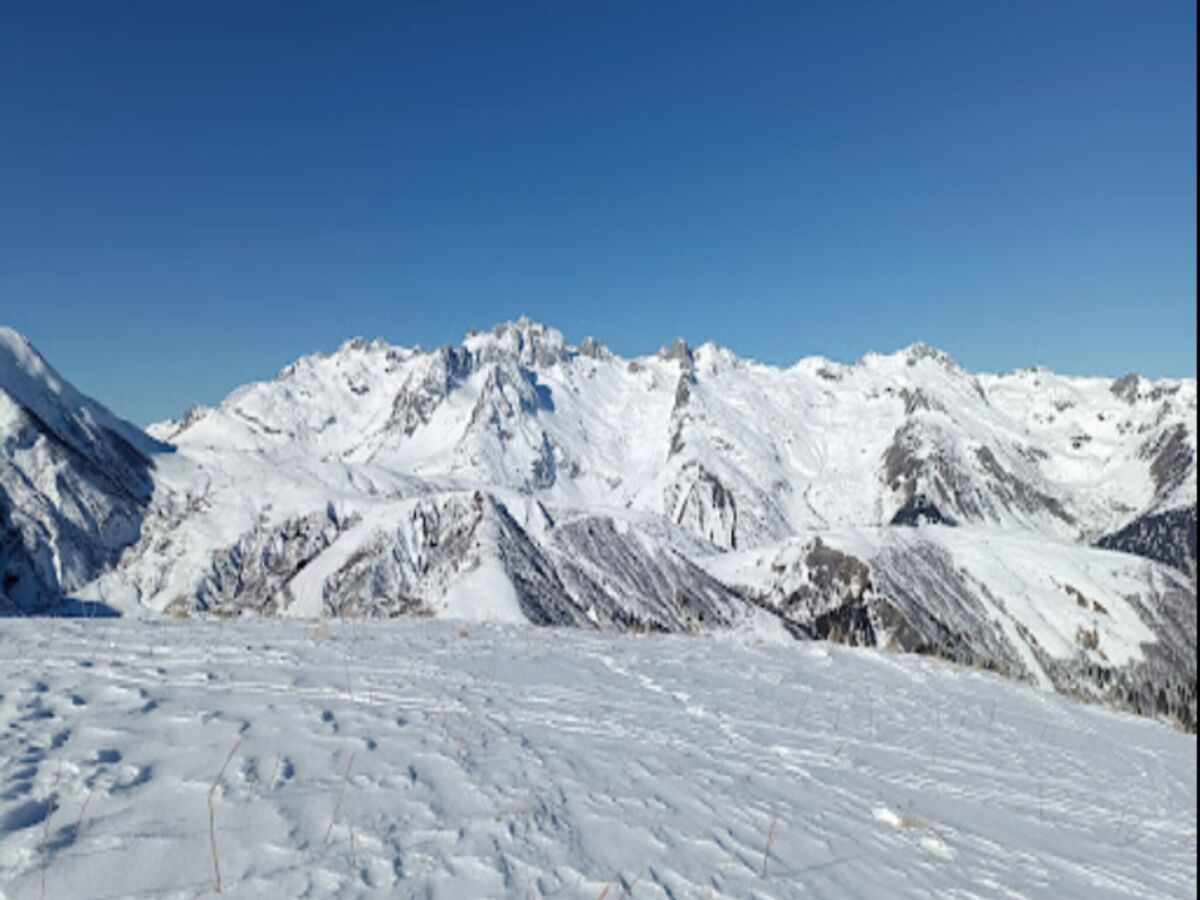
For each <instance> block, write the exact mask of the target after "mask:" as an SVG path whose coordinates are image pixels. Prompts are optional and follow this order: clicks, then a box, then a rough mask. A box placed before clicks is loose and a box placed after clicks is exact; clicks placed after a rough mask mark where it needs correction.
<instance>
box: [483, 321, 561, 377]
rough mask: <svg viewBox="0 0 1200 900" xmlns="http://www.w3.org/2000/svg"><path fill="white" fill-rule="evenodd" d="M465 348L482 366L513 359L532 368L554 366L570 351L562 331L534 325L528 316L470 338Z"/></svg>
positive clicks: (504, 323)
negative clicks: (483, 363) (474, 355)
mask: <svg viewBox="0 0 1200 900" xmlns="http://www.w3.org/2000/svg"><path fill="white" fill-rule="evenodd" d="M463 346H464V347H466V348H467V349H468V350H471V351H472V352H473V353H475V354H476V355H477V356H478V357H479V359H480V360H481V361H482V362H492V361H495V360H497V359H513V360H515V361H516V362H518V363H519V364H520V365H522V366H528V367H530V368H544V367H549V366H553V365H554V364H555V363H557V362H560V361H561V360H562V359H563V358H564V356H565V355H566V353H567V350H568V347H567V342H566V339H565V338H564V337H563V334H562V332H561V331H559V330H558V329H557V328H552V327H550V326H549V325H544V324H542V323H541V322H535V321H533V320H532V319H530V318H529V317H528V316H521V317H520V318H519V319H517V320H516V321H512V322H501V323H500V324H499V325H496V326H495V327H494V328H492V330H491V331H487V332H475V333H473V334H468V335H467V337H466V338H465V339H464V340H463Z"/></svg>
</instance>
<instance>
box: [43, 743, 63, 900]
mask: <svg viewBox="0 0 1200 900" xmlns="http://www.w3.org/2000/svg"><path fill="white" fill-rule="evenodd" d="M61 778H62V760H59V761H58V769H57V770H56V771H55V773H54V786H53V787H52V788H50V796H49V798H48V799H47V800H46V804H47V805H46V818H45V819H43V820H42V900H46V870H47V869H48V868H49V867H50V819H51V818H52V817H53V816H54V808H55V800H56V799H57V798H56V795H55V791H57V790H58V782H59V780H60V779H61Z"/></svg>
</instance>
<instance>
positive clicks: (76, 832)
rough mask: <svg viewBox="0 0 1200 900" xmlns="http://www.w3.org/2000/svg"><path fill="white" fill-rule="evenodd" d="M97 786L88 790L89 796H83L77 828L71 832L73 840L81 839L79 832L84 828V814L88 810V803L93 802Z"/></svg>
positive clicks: (76, 822)
mask: <svg viewBox="0 0 1200 900" xmlns="http://www.w3.org/2000/svg"><path fill="white" fill-rule="evenodd" d="M95 790H96V789H95V788H90V789H89V790H88V793H87V796H86V797H84V798H83V805H82V806H80V807H79V817H78V818H77V819H76V820H75V830H74V831H72V832H71V837H72V839H73V840H76V841H77V840H79V832H80V831H81V830H83V814H84V813H86V812H87V808H88V804H89V803H91V802H92V794H93V793H94V792H95Z"/></svg>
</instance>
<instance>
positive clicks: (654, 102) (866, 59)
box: [0, 0, 1196, 423]
mask: <svg viewBox="0 0 1200 900" xmlns="http://www.w3.org/2000/svg"><path fill="white" fill-rule="evenodd" d="M1195 35H1196V10H1195V3H1194V2H1192V0H1178V2H1175V0H1148V2H1133V0H1129V2H1117V3H1114V2H1107V0H1081V2H1050V0H1036V2H1020V0H1014V2H961V0H943V2H918V0H914V2H890V0H889V2H853V0H838V2H799V0H797V2H787V3H784V2H780V3H754V2H727V3H707V2H677V3H669V4H668V3H654V2H630V3H620V2H603V3H601V2H597V3H588V2H583V0H569V2H548V3H515V2H514V3H507V2H479V3H474V4H458V3H453V2H448V0H436V2H435V0H409V2H404V0H391V2H386V3H367V2H334V0H330V2H326V3H304V2H290V0H289V2H278V3H271V2H266V0H255V2H222V0H208V2H203V3H190V2H183V0H171V2H144V3H123V2H119V0H117V2H106V3H99V2H90V0H89V2H79V3H69V2H63V3H49V2H44V0H6V2H5V3H3V5H0V322H3V323H6V324H10V325H12V326H14V327H16V328H18V329H20V330H21V331H24V332H25V333H26V334H27V335H29V337H30V338H31V339H32V340H33V341H34V342H35V344H37V345H38V346H39V347H40V348H41V349H42V350H43V352H44V353H45V354H46V355H47V356H48V357H49V358H50V359H51V361H52V362H53V363H54V364H55V365H56V366H57V367H58V368H59V369H60V370H61V371H63V373H64V374H66V375H67V376H68V377H70V378H72V379H73V380H75V381H76V382H77V384H78V385H79V386H80V387H81V388H83V389H84V390H85V391H87V392H89V393H92V394H93V395H95V396H97V397H98V398H99V399H101V400H103V401H104V402H106V403H108V404H109V405H110V406H111V407H112V408H114V409H115V410H116V411H117V412H119V413H121V414H124V415H126V416H129V417H131V418H132V419H134V420H135V421H138V422H142V423H145V422H147V421H150V420H153V419H156V418H160V417H165V416H167V415H172V414H176V413H178V412H179V411H180V410H181V409H182V408H183V407H185V406H187V405H188V404H190V403H192V402H196V401H205V402H212V401H215V400H217V399H219V398H220V397H222V396H223V395H224V394H225V393H226V392H227V391H228V390H229V389H231V388H232V387H234V386H236V385H238V384H240V383H243V382H245V381H248V380H251V379H254V378H261V377H270V376H271V375H273V374H274V373H275V372H276V371H277V370H278V369H279V368H280V367H281V366H282V365H284V364H286V363H287V362H289V361H290V360H292V359H293V358H295V357H296V356H298V355H300V354H302V353H306V352H311V351H314V350H329V349H333V348H334V347H336V346H337V345H338V344H339V343H340V342H341V341H342V340H343V339H345V338H347V337H351V336H354V335H360V334H361V335H364V336H366V337H375V336H382V337H384V338H386V339H388V340H390V341H393V342H396V343H402V344H410V343H420V344H423V345H426V346H433V345H438V344H442V343H446V342H449V341H457V340H458V339H459V338H460V337H461V336H462V334H463V333H464V332H465V331H466V330H467V329H468V328H470V327H488V326H490V325H492V324H494V323H495V322H497V321H500V320H504V319H508V318H514V317H516V316H518V315H520V314H522V313H525V314H528V315H530V316H532V317H534V318H537V319H542V320H545V321H547V322H550V323H551V324H555V325H557V326H558V327H559V328H561V329H562V330H563V331H564V332H565V333H566V334H567V337H568V338H569V339H572V340H578V339H580V338H582V337H583V336H584V335H586V334H591V333H594V334H595V335H597V336H598V337H600V338H602V339H604V340H605V341H606V342H608V343H609V344H610V345H611V346H612V347H613V348H614V349H616V350H617V351H619V352H622V353H629V354H631V353H639V352H649V351H652V350H654V349H656V348H657V347H658V346H660V345H661V344H663V343H665V342H667V341H668V340H670V339H671V338H673V337H674V336H676V335H683V336H685V337H687V338H688V339H689V340H691V341H693V342H694V343H699V342H702V341H704V340H708V339H713V340H717V341H718V342H720V343H722V344H725V345H727V346H729V347H731V348H732V349H734V350H736V351H737V352H739V353H741V354H743V355H747V356H753V357H756V358H759V359H763V360H766V361H770V362H776V363H790V362H792V361H794V360H795V359H797V358H798V357H800V356H803V355H808V354H814V353H821V354H825V355H827V356H831V357H834V358H837V359H843V360H851V359H854V358H857V357H858V356H859V355H861V354H862V353H863V352H865V351H868V350H892V349H895V348H897V347H899V346H902V345H904V344H907V343H910V342H912V341H914V340H923V341H926V342H928V343H931V344H935V345H937V346H940V347H942V348H944V349H946V350H948V351H949V352H951V353H952V354H953V355H954V356H955V357H956V358H958V359H959V360H960V361H961V362H962V363H963V364H964V365H967V366H968V367H970V368H982V369H992V370H999V369H1009V368H1014V367H1017V366H1022V365H1028V364H1033V363H1042V364H1047V365H1050V366H1053V367H1055V368H1058V369H1061V370H1065V371H1070V372H1078V373H1096V374H1120V373H1122V372H1124V371H1126V370H1129V369H1137V370H1141V371H1144V372H1147V373H1149V374H1152V375H1194V374H1195V372H1196V342H1195V327H1196V255H1195V240H1196V142H1195V133H1196V44H1195Z"/></svg>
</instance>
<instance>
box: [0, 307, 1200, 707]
mask: <svg viewBox="0 0 1200 900" xmlns="http://www.w3.org/2000/svg"><path fill="white" fill-rule="evenodd" d="M149 432H150V434H149V435H145V434H143V433H141V432H139V431H138V430H137V429H135V428H133V427H132V426H130V425H128V424H125V423H122V422H120V421H119V420H117V419H116V418H115V417H113V416H112V415H111V414H109V413H107V412H106V411H105V410H103V408H102V407H100V406H98V405H97V404H95V403H93V402H92V401H89V400H87V399H86V398H83V397H82V396H80V395H79V394H78V393H77V392H75V391H74V390H73V389H72V388H71V387H70V386H69V385H67V384H65V383H64V382H63V381H62V379H61V378H59V377H58V376H57V375H56V374H55V373H54V372H53V370H52V369H51V368H50V367H49V366H48V365H47V364H46V363H45V362H44V361H43V360H42V359H41V357H39V356H38V355H37V353H36V352H35V351H34V350H33V349H32V348H31V347H30V346H29V345H28V343H27V342H26V341H25V340H24V339H23V338H21V337H20V336H19V335H17V334H15V333H14V332H11V331H7V330H2V329H0V446H2V447H3V454H2V456H0V526H2V527H3V532H2V534H0V566H2V568H3V581H2V584H3V593H2V594H0V604H4V605H6V606H7V607H9V608H10V609H19V610H26V611H28V610H36V609H41V608H46V607H47V606H50V605H52V604H54V603H55V602H57V601H58V600H59V599H60V598H61V597H62V596H64V595H68V594H69V595H71V596H72V597H75V598H77V599H82V600H86V601H93V602H96V603H102V604H105V605H107V606H110V607H113V608H115V609H117V610H119V611H122V612H126V613H129V612H141V611H167V612H170V613H172V614H175V615H191V614H196V613H211V614H220V615H233V614H240V613H244V612H259V613H271V614H279V615H300V616H318V615H355V616H395V615H437V616H453V617H459V618H468V619H471V618H473V619H491V620H509V621H532V622H534V623H538V624H570V625H577V626H581V627H587V628H597V627H598V628H619V629H634V630H669V631H690V630H697V629H710V628H734V627H745V628H758V629H775V630H778V629H786V630H787V631H790V632H791V633H793V634H795V635H797V636H812V637H822V638H830V639H835V640H840V641H844V642H849V643H858V644H870V645H878V646H882V647H893V648H896V649H900V650H910V651H916V652H922V653H931V654H937V655H941V656H945V657H947V658H950V659H954V660H956V661H958V662H961V663H964V664H971V665H977V666H982V667H987V668H992V669H996V670H999V671H1002V672H1005V673H1007V674H1010V675H1012V676H1014V677H1018V678H1023V679H1026V680H1029V681H1031V682H1035V683H1038V684H1041V685H1044V686H1053V687H1055V688H1057V689H1060V690H1064V691H1069V692H1073V693H1077V694H1079V695H1081V696H1084V697H1090V698H1095V699H1103V700H1107V701H1109V702H1113V703H1115V704H1117V705H1120V706H1124V707H1128V708H1132V709H1135V710H1138V711H1140V712H1146V713H1157V714H1164V715H1168V716H1171V717H1173V718H1176V719H1178V720H1179V721H1181V722H1182V723H1183V724H1185V725H1187V726H1193V725H1194V722H1195V712H1196V696H1195V687H1196V651H1195V641H1196V589H1195V576H1196V382H1195V380H1194V379H1181V380H1160V381H1149V380H1147V379H1144V378H1141V377H1139V376H1137V375H1128V376H1125V377H1123V378H1120V379H1117V380H1115V381H1114V380H1112V379H1105V378H1073V377H1065V376H1061V375H1057V374H1055V373H1053V372H1050V371H1047V370H1045V369H1025V370H1020V371H1017V372H1012V373H1007V374H1003V375H990V374H989V375H985V374H972V373H969V372H967V371H964V370H963V369H962V368H960V367H959V366H958V365H957V364H955V363H954V361H953V360H952V359H950V358H949V357H948V356H947V355H946V354H944V353H941V352H939V351H937V350H933V349H931V348H929V347H925V346H923V345H915V346H912V347H909V348H907V349H905V350H901V351H899V352H897V353H894V354H892V355H888V356H881V355H869V356H866V357H864V358H863V359H861V360H859V361H858V362H856V363H853V364H850V365H846V364H840V363H836V362H832V361H830V360H826V359H820V358H809V359H804V360H801V361H800V362H798V363H797V364H796V365H794V366H792V367H791V368H787V369H781V368H777V367H772V366H767V365H763V364H760V363H757V362H753V361H750V360H745V359H741V358H739V357H737V356H736V355H734V354H733V353H731V352H730V351H728V350H726V349H724V348H721V347H718V346H715V345H712V344H706V345H704V346H701V347H698V348H691V347H689V346H687V345H686V344H685V343H683V342H682V341H677V342H676V343H674V344H672V345H671V346H669V347H665V348H664V349H663V350H662V351H660V352H659V353H657V354H655V355H652V356H646V357H639V358H635V359H625V358H621V357H619V356H617V355H615V354H613V353H611V352H610V351H609V350H608V349H607V348H605V347H604V346H603V345H602V344H600V343H598V342H596V341H594V340H591V339H588V340H585V341H583V342H581V343H580V344H578V345H570V344H568V343H567V342H566V341H565V340H564V338H563V336H562V335H561V334H560V333H559V332H557V331H555V330H554V329H552V328H548V327H546V326H544V325H540V324H537V323H533V322H530V321H528V320H524V319H522V320H520V321H517V322H515V323H508V324H505V325H501V326H498V327H496V328H495V329H493V330H491V331H489V332H484V333H473V334H471V335H470V336H468V337H467V338H466V339H465V340H464V341H463V342H462V344H460V345H458V346H447V347H443V348H440V349H437V350H433V351H422V350H421V349H419V348H411V349H410V348H401V347H394V346H390V345H388V344H386V343H383V342H380V341H376V342H373V343H367V342H365V341H362V340H354V341H350V342H348V343H346V344H344V345H343V346H342V347H341V348H339V349H338V350H337V351H336V352H334V353H331V354H318V355H314V356H309V357H305V358H303V359H300V360H298V361H297V362H295V363H293V364H292V365H290V366H288V367H287V368H286V369H284V370H283V371H282V372H280V374H279V375H278V377H276V378H275V379H274V380H273V381H270V382H264V383H256V384H250V385H247V386H245V387H243V388H240V389H239V390H237V391H235V392H234V393H233V394H231V395H230V396H229V397H228V398H227V399H226V400H225V401H224V402H222V403H221V404H220V405H219V406H217V407H215V408H205V407H197V408H194V409H192V410H189V411H188V412H187V413H186V414H185V415H184V416H183V417H182V418H181V419H180V420H179V421H174V422H167V423H162V424H160V425H156V426H153V427H152V428H151V429H149ZM912 526H915V527H912Z"/></svg>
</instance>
